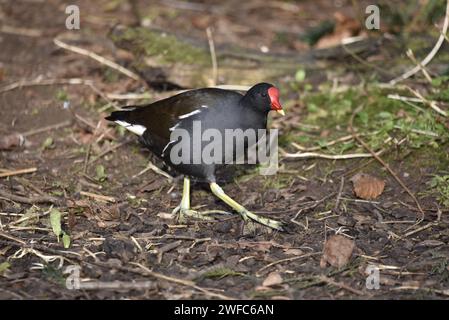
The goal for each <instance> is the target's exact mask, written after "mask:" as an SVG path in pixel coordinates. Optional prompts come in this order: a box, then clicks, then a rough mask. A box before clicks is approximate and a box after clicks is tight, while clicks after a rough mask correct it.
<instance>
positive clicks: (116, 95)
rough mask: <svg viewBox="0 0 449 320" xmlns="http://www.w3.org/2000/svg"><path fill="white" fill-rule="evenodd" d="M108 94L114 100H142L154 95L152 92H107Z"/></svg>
mask: <svg viewBox="0 0 449 320" xmlns="http://www.w3.org/2000/svg"><path fill="white" fill-rule="evenodd" d="M106 96H107V97H108V98H109V99H112V100H141V99H151V98H152V96H151V94H150V93H148V92H145V93H125V94H119V93H107V94H106Z"/></svg>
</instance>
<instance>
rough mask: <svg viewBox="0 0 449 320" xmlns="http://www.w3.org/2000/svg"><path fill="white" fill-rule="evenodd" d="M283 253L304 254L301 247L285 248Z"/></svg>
mask: <svg viewBox="0 0 449 320" xmlns="http://www.w3.org/2000/svg"><path fill="white" fill-rule="evenodd" d="M284 253H285V254H288V255H292V256H301V255H303V254H304V251H302V250H301V249H285V250H284Z"/></svg>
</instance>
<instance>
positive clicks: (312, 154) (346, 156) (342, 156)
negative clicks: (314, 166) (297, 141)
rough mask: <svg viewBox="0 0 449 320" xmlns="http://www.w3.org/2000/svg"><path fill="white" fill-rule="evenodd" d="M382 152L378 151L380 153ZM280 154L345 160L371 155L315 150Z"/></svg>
mask: <svg viewBox="0 0 449 320" xmlns="http://www.w3.org/2000/svg"><path fill="white" fill-rule="evenodd" d="M381 152H382V150H381V151H379V152H378V153H379V154H380V153H381ZM282 156H283V157H285V158H294V159H305V158H321V159H329V160H346V159H355V158H371V157H373V155H372V154H371V153H349V154H337V155H331V154H322V153H316V152H302V153H301V152H297V153H288V152H285V151H284V152H282Z"/></svg>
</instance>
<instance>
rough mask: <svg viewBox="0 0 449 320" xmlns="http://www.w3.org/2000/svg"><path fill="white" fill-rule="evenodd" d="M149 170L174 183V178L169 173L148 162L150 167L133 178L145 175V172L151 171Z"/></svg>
mask: <svg viewBox="0 0 449 320" xmlns="http://www.w3.org/2000/svg"><path fill="white" fill-rule="evenodd" d="M149 170H153V171H154V172H156V173H157V174H160V175H161V176H164V177H166V178H167V179H168V180H169V181H173V177H172V176H171V175H169V174H168V173H167V172H165V171H164V170H161V169H159V168H158V167H157V166H155V165H154V164H153V163H152V162H151V161H149V162H148V165H147V167H146V168H145V169H143V170H142V171H140V172H139V173H137V174H135V175H134V176H133V177H132V178H133V179H134V178H137V177H138V176H140V175H142V174H144V173H145V172H147V171H149Z"/></svg>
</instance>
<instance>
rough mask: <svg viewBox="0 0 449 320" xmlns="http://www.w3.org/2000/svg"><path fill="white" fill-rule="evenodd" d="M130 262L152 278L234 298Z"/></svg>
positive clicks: (230, 298) (216, 295) (205, 292)
mask: <svg viewBox="0 0 449 320" xmlns="http://www.w3.org/2000/svg"><path fill="white" fill-rule="evenodd" d="M130 264H132V265H135V266H137V267H139V268H140V269H141V270H143V271H144V272H145V273H146V274H148V275H149V276H152V277H154V278H157V279H160V280H165V281H169V282H173V283H176V284H180V285H183V286H186V287H190V288H194V289H196V290H198V291H201V292H203V293H204V294H206V295H208V296H210V297H214V298H219V299H223V300H234V298H232V297H228V296H225V295H223V294H220V293H215V292H212V291H210V290H207V289H205V288H202V287H199V286H197V285H196V284H195V283H194V282H193V281H190V280H184V279H179V278H174V277H169V276H166V275H163V274H161V273H157V272H154V271H151V270H150V269H148V268H147V267H145V266H143V265H142V264H140V263H136V262H130ZM131 270H132V269H131ZM134 272H135V271H134Z"/></svg>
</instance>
